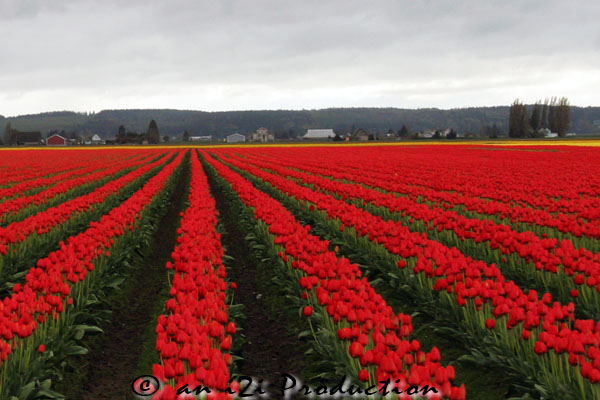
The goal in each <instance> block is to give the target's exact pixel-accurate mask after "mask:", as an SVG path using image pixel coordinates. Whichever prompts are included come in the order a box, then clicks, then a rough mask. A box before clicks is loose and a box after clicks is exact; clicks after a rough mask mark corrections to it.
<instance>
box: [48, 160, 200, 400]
mask: <svg viewBox="0 0 600 400" xmlns="http://www.w3.org/2000/svg"><path fill="white" fill-rule="evenodd" d="M177 179H178V181H177V182H176V185H175V187H174V189H173V192H172V193H171V197H170V201H169V207H168V209H167V210H166V213H165V215H164V216H163V217H162V218H161V220H160V222H159V224H158V227H157V229H156V233H155V235H154V237H153V239H152V241H151V242H150V244H149V245H148V247H147V249H146V251H145V252H144V254H141V255H140V257H139V258H138V259H137V260H136V262H135V264H134V265H133V269H132V273H131V275H130V276H128V277H127V279H126V281H125V283H124V284H123V286H122V287H121V289H120V292H119V293H117V294H115V298H114V299H113V300H112V301H111V303H110V304H111V306H112V310H111V311H112V317H111V319H110V322H109V323H108V324H107V325H106V326H102V329H103V330H104V333H103V334H102V335H101V336H98V337H95V338H94V339H93V340H92V341H91V343H90V344H89V347H90V351H89V353H88V355H86V356H83V357H82V359H80V360H77V361H76V362H77V364H78V365H77V367H76V369H75V371H72V372H71V373H70V374H69V375H67V376H66V379H65V381H64V382H62V383H61V384H60V385H59V387H58V388H57V390H58V391H59V392H60V393H63V394H65V395H66V397H67V398H69V399H84V400H85V399H89V400H109V399H110V400H114V399H129V398H133V394H132V391H131V382H132V381H133V379H135V378H136V376H138V375H141V374H146V375H150V374H151V373H152V369H151V368H152V363H153V362H158V355H157V354H156V350H155V345H156V335H155V333H154V328H155V327H156V318H157V316H158V314H159V313H162V312H164V303H165V301H166V299H167V298H168V281H167V270H166V269H165V264H166V263H167V261H169V260H170V259H171V252H172V251H173V248H174V246H175V244H176V239H177V228H178V227H179V221H180V216H179V213H180V212H181V211H183V210H184V208H185V205H186V201H187V197H188V191H189V182H190V166H189V161H187V160H184V161H183V164H182V170H181V172H180V174H179V176H178V178H177ZM152 357H154V358H155V359H153V358H152ZM142 369H143V371H142ZM140 371H141V372H140Z"/></svg>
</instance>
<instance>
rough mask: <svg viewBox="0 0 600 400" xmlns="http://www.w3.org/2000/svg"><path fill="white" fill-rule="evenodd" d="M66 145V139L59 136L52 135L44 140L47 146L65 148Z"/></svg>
mask: <svg viewBox="0 0 600 400" xmlns="http://www.w3.org/2000/svg"><path fill="white" fill-rule="evenodd" d="M67 143H68V141H67V139H66V138H64V137H62V136H60V135H59V134H54V135H52V136H49V137H48V138H47V139H46V144H47V145H48V146H66V145H67Z"/></svg>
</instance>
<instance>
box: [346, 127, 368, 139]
mask: <svg viewBox="0 0 600 400" xmlns="http://www.w3.org/2000/svg"><path fill="white" fill-rule="evenodd" d="M350 140H352V141H359V142H366V141H367V140H369V132H367V131H366V130H364V129H363V128H358V129H357V130H355V131H354V132H352V133H351V134H350Z"/></svg>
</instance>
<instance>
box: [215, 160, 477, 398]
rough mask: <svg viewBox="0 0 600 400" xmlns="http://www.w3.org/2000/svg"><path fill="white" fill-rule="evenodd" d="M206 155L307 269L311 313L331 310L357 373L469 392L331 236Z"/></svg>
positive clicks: (287, 255) (296, 265)
mask: <svg viewBox="0 0 600 400" xmlns="http://www.w3.org/2000/svg"><path fill="white" fill-rule="evenodd" d="M206 160H207V161H208V163H209V164H210V165H211V166H212V167H213V168H215V169H216V170H217V171H218V173H219V175H220V176H221V177H222V178H224V179H225V180H226V181H227V182H229V183H230V184H231V185H232V187H233V190H234V191H235V192H236V193H237V194H238V196H239V197H240V199H241V200H242V202H243V203H244V204H245V205H246V206H248V207H251V208H252V209H253V212H254V215H255V218H256V220H258V221H262V222H263V223H264V224H266V225H267V226H268V230H269V233H270V234H271V235H272V236H273V237H274V242H275V244H276V245H279V246H281V247H282V248H283V250H282V251H281V252H280V254H279V256H280V257H281V259H282V260H283V261H285V262H287V263H288V265H289V266H290V269H291V270H294V271H298V272H301V274H300V276H301V277H300V279H299V284H300V285H301V287H302V288H303V289H305V290H306V296H305V297H306V298H307V300H308V302H309V304H310V305H312V307H311V306H309V307H308V308H305V310H304V314H305V315H306V316H310V315H311V314H312V312H313V308H322V310H323V312H325V313H326V315H328V319H327V320H328V321H330V322H329V326H330V328H331V329H332V330H334V331H335V333H336V334H337V337H338V338H339V340H340V342H341V343H340V346H343V347H345V349H346V352H347V353H346V354H347V356H348V359H349V361H347V367H348V368H349V369H350V370H351V371H353V373H354V374H353V375H354V378H355V379H356V378H358V379H360V380H362V381H369V382H371V383H373V382H380V381H382V380H385V379H387V378H391V379H392V381H395V380H397V379H400V382H401V383H402V384H409V385H419V386H424V385H429V386H435V387H437V388H439V391H440V394H442V395H444V396H447V397H449V398H451V399H464V398H465V389H464V386H460V387H456V386H454V387H453V386H452V384H451V381H452V379H453V378H454V369H453V368H452V367H443V366H442V365H441V364H440V362H439V361H440V353H439V350H438V349H437V348H435V347H434V348H433V349H432V350H431V351H430V352H429V353H425V352H423V351H421V349H420V343H419V342H418V341H416V340H412V341H410V340H409V339H408V337H409V336H410V334H411V333H412V323H411V318H410V316H408V315H404V314H398V315H396V314H395V313H394V312H393V311H392V309H391V307H389V306H388V305H387V304H386V302H385V301H384V300H383V298H381V296H379V295H378V294H377V293H376V292H375V290H374V289H373V288H372V287H371V285H370V284H369V282H368V281H367V280H366V279H365V278H364V277H363V276H362V274H361V272H360V270H359V268H358V266H357V265H356V264H352V263H350V262H349V261H348V259H346V258H340V257H337V255H336V254H335V253H334V252H333V251H330V250H329V249H328V247H329V242H328V241H325V240H321V239H319V238H318V237H316V236H314V235H311V234H310V233H309V231H310V226H302V225H301V224H300V223H299V222H298V221H297V220H296V219H295V218H294V216H293V215H292V214H291V213H290V212H289V211H287V210H286V209H285V208H284V207H283V206H282V205H281V204H280V203H279V202H277V201H276V200H274V199H273V198H271V197H269V196H268V195H266V194H265V193H263V192H261V191H259V190H257V189H256V188H254V187H253V186H252V184H251V183H250V182H248V181H247V180H245V179H244V178H242V177H241V176H240V175H238V174H236V173H235V172H233V171H231V170H230V169H229V168H228V167H226V166H225V165H223V164H221V163H219V162H217V161H216V160H214V159H213V158H211V157H210V156H207V155H206ZM436 396H437V397H438V398H439V394H438V395H436ZM431 398H435V397H431Z"/></svg>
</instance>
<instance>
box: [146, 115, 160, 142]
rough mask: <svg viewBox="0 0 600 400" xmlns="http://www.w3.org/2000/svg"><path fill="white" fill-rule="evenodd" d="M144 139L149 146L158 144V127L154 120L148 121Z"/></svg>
mask: <svg viewBox="0 0 600 400" xmlns="http://www.w3.org/2000/svg"><path fill="white" fill-rule="evenodd" d="M146 139H147V140H148V143H150V144H157V143H159V142H160V134H159V133H158V126H157V125H156V121H155V120H152V121H150V125H148V131H147V132H146Z"/></svg>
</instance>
